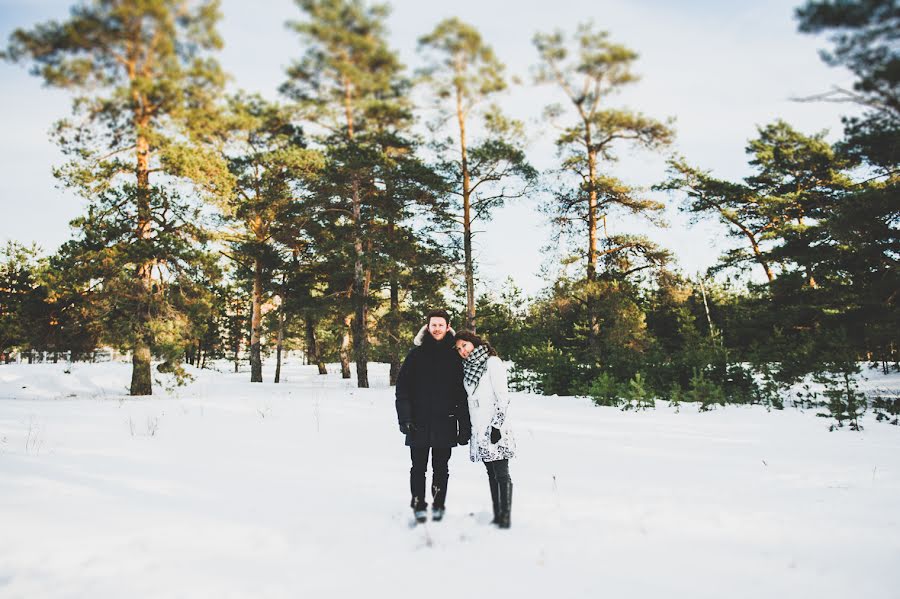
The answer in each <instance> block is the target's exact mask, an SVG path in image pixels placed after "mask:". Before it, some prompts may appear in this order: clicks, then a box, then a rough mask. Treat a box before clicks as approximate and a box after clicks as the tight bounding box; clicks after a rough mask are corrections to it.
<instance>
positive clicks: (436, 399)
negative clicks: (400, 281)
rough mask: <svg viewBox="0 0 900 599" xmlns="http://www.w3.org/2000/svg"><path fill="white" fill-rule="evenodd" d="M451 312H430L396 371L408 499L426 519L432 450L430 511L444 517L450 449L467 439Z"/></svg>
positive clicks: (469, 428) (419, 518)
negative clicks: (406, 456)
mask: <svg viewBox="0 0 900 599" xmlns="http://www.w3.org/2000/svg"><path fill="white" fill-rule="evenodd" d="M453 340H454V333H453V329H451V328H450V315H449V314H447V312H446V311H444V310H434V311H432V312H429V314H428V317H427V324H426V325H425V326H424V327H422V330H421V331H419V334H418V335H417V336H416V339H415V341H414V343H415V347H414V348H413V349H412V350H411V351H410V352H409V354H408V355H407V356H406V359H405V360H404V361H403V365H402V366H401V367H400V373H399V374H398V376H397V391H396V393H397V402H396V405H397V420H398V421H399V423H400V432H402V433H403V434H404V435H406V445H408V446H409V448H410V457H411V458H412V468H411V469H410V471H409V487H410V492H411V493H412V502H411V503H410V505H411V507H412V509H413V512H414V515H415V518H416V521H417V522H424V521H425V518H426V515H427V509H428V504H427V503H426V502H425V471H426V470H427V468H428V454H429V452H430V453H431V497H432V505H431V517H432V520H435V521H440V520H441V519H442V518H443V517H444V509H445V507H444V502H445V501H446V499H447V482H448V480H449V478H450V470H449V467H448V462H449V461H450V452H451V451H452V449H453V447H454V446H455V445H457V444H459V445H466V444H467V443H468V442H469V437H470V435H471V431H472V426H471V424H469V406H468V402H467V401H466V390H465V388H464V387H463V371H462V360H460V359H459V356H457V355H456V351H455V350H454V349H453Z"/></svg>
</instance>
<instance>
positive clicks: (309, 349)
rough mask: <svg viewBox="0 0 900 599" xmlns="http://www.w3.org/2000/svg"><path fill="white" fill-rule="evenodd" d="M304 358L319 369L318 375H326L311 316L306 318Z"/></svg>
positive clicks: (314, 323)
mask: <svg viewBox="0 0 900 599" xmlns="http://www.w3.org/2000/svg"><path fill="white" fill-rule="evenodd" d="M306 358H307V360H308V361H309V363H310V364H316V365H318V367H319V374H328V370H327V369H326V368H325V361H324V360H322V356H321V355H320V353H319V340H318V339H316V321H315V319H314V318H313V317H312V316H307V317H306Z"/></svg>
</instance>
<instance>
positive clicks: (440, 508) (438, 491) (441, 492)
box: [431, 484, 447, 522]
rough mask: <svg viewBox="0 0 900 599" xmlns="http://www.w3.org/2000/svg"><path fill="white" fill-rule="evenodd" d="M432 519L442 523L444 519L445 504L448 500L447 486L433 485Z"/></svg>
mask: <svg viewBox="0 0 900 599" xmlns="http://www.w3.org/2000/svg"><path fill="white" fill-rule="evenodd" d="M431 497H432V504H431V519H432V520H434V521H435V522H440V521H441V520H443V519H444V502H445V501H446V500H447V485H446V484H444V485H442V486H439V485H436V484H432V485H431Z"/></svg>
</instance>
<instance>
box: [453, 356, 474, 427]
mask: <svg viewBox="0 0 900 599" xmlns="http://www.w3.org/2000/svg"><path fill="white" fill-rule="evenodd" d="M458 374H459V376H457V377H455V378H456V381H457V384H456V388H455V389H454V395H455V396H456V420H457V422H458V423H459V433H460V436H462V437H470V436H471V435H472V421H471V418H470V416H469V394H468V393H466V387H465V385H464V384H463V368H462V362H461V361H460V363H459V373H458Z"/></svg>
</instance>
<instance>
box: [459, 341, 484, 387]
mask: <svg viewBox="0 0 900 599" xmlns="http://www.w3.org/2000/svg"><path fill="white" fill-rule="evenodd" d="M488 357H489V356H488V348H487V345H479V346H478V347H476V348H475V349H474V350H473V351H472V353H471V354H469V357H468V358H466V359H465V360H463V382H464V383H465V384H466V386H467V387H469V388H470V389H474V388H475V387H477V386H478V381H480V380H481V375H483V374H484V371H485V370H487V360H488Z"/></svg>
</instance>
